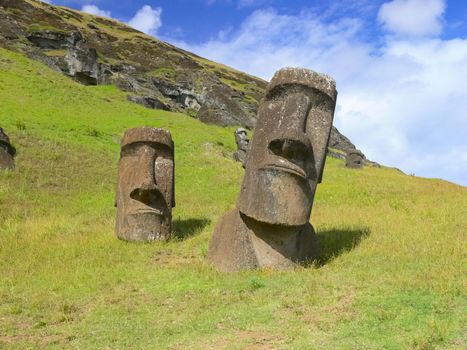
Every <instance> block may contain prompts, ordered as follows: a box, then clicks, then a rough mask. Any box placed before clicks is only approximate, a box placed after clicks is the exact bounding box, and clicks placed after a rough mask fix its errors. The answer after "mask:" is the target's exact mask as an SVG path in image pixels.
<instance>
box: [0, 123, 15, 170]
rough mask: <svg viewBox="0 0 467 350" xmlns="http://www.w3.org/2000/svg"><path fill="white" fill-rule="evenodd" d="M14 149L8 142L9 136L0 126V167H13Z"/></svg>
mask: <svg viewBox="0 0 467 350" xmlns="http://www.w3.org/2000/svg"><path fill="white" fill-rule="evenodd" d="M15 154H16V149H15V148H14V147H13V146H12V145H11V144H10V138H9V137H8V136H7V135H6V134H5V132H4V131H3V129H2V128H0V169H10V170H11V169H14V168H15V160H14V157H15Z"/></svg>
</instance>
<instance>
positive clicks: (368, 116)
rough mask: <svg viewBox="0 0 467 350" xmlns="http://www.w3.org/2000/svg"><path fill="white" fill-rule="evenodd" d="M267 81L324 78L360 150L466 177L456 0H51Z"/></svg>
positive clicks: (464, 43) (385, 160) (410, 167)
mask: <svg viewBox="0 0 467 350" xmlns="http://www.w3.org/2000/svg"><path fill="white" fill-rule="evenodd" d="M51 2H52V3H53V4H57V5H64V6H69V7H72V8H75V9H79V10H85V11H87V12H91V13H94V14H100V15H105V16H108V17H113V18H115V19H118V20H121V21H123V22H126V23H129V24H130V25H131V26H133V27H135V28H137V29H139V30H142V31H144V32H146V33H148V34H151V35H154V36H156V37H158V38H160V39H162V40H165V41H168V42H171V43H173V44H175V45H177V46H180V47H183V48H185V49H187V50H189V51H192V52H195V53H197V54H199V55H201V56H204V57H207V58H209V59H212V60H215V61H218V62H221V63H224V64H227V65H230V66H233V67H235V68H237V69H240V70H243V71H246V72H248V73H250V74H253V75H257V76H260V77H262V78H264V79H266V80H269V79H270V78H271V76H272V75H273V73H274V71H276V70H277V69H279V68H281V67H284V66H303V67H307V68H310V69H314V70H316V71H319V72H324V73H327V74H329V75H331V76H332V77H334V78H335V79H336V82H337V87H338V91H339V96H338V106H337V109H336V116H335V125H336V126H337V127H338V128H339V129H340V130H341V131H342V132H343V133H344V134H345V135H346V136H348V137H349V138H350V139H351V140H352V141H353V142H354V143H355V144H356V145H357V147H359V148H360V149H361V150H362V151H363V152H364V153H365V154H366V155H367V156H368V157H369V158H370V159H372V160H375V161H377V162H380V163H382V164H385V165H388V166H394V167H398V168H400V169H401V170H403V171H404V172H406V173H413V174H415V175H417V176H424V177H437V178H443V179H446V180H450V181H453V182H456V183H459V184H463V185H464V186H467V88H466V87H467V84H466V82H467V2H466V1H463V0H457V1H454V0H341V1H331V0H320V1H312V0H309V1H305V0H294V1H291V0H288V1H287V0H136V1H127V0H120V1H114V0H89V1H86V0H84V1H81V0H52V1H51Z"/></svg>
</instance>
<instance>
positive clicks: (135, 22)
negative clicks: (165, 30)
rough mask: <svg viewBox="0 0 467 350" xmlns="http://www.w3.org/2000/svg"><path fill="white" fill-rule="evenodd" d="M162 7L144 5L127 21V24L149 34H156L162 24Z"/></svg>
mask: <svg viewBox="0 0 467 350" xmlns="http://www.w3.org/2000/svg"><path fill="white" fill-rule="evenodd" d="M161 14H162V9H161V8H159V7H157V8H154V9H153V8H152V7H151V6H149V5H144V6H143V7H142V8H141V9H139V10H138V12H137V13H136V14H135V16H134V17H133V18H132V19H130V20H129V21H128V24H129V25H130V26H131V27H133V28H135V29H138V30H140V31H142V32H144V33H146V34H149V35H156V33H157V30H158V29H159V28H160V27H161V26H162V21H161Z"/></svg>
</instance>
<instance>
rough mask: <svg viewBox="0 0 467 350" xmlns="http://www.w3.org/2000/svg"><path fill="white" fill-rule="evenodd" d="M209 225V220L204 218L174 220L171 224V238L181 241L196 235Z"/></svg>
mask: <svg viewBox="0 0 467 350" xmlns="http://www.w3.org/2000/svg"><path fill="white" fill-rule="evenodd" d="M210 223H211V220H209V219H206V218H197V219H185V220H181V219H176V220H174V221H173V222H172V231H173V237H174V238H175V239H177V240H180V241H183V240H184V239H187V238H189V237H191V236H195V235H197V234H198V233H200V232H201V231H202V230H203V229H204V228H205V227H206V226H207V225H209V224H210Z"/></svg>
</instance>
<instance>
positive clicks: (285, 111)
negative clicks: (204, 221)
mask: <svg viewBox="0 0 467 350" xmlns="http://www.w3.org/2000/svg"><path fill="white" fill-rule="evenodd" d="M336 94H337V93H336V90H335V83H334V81H333V80H332V79H331V78H329V77H327V76H325V75H322V74H318V73H315V72H313V71H310V70H305V69H291V68H286V69H282V70H280V71H279V72H277V73H276V75H275V76H274V77H273V79H272V81H271V83H270V84H269V87H268V89H267V92H266V97H265V99H264V101H263V102H262V104H261V105H260V108H259V111H258V122H257V124H256V129H255V133H254V136H253V140H252V142H251V148H250V152H249V153H248V157H247V162H246V171H245V177H244V179H243V185H242V188H241V191H240V197H239V199H238V203H237V205H238V209H239V210H240V211H241V212H242V213H244V214H246V215H248V216H249V217H252V218H255V219H256V220H259V221H262V222H268V223H270V224H278V225H304V224H305V223H306V222H308V220H309V217H310V211H311V205H312V202H313V197H314V192H315V189H316V184H317V183H318V182H321V176H322V171H323V168H324V162H325V160H326V149H327V144H328V140H329V134H330V131H331V126H332V120H333V116H334V108H335V103H336ZM260 203H261V204H260Z"/></svg>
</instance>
